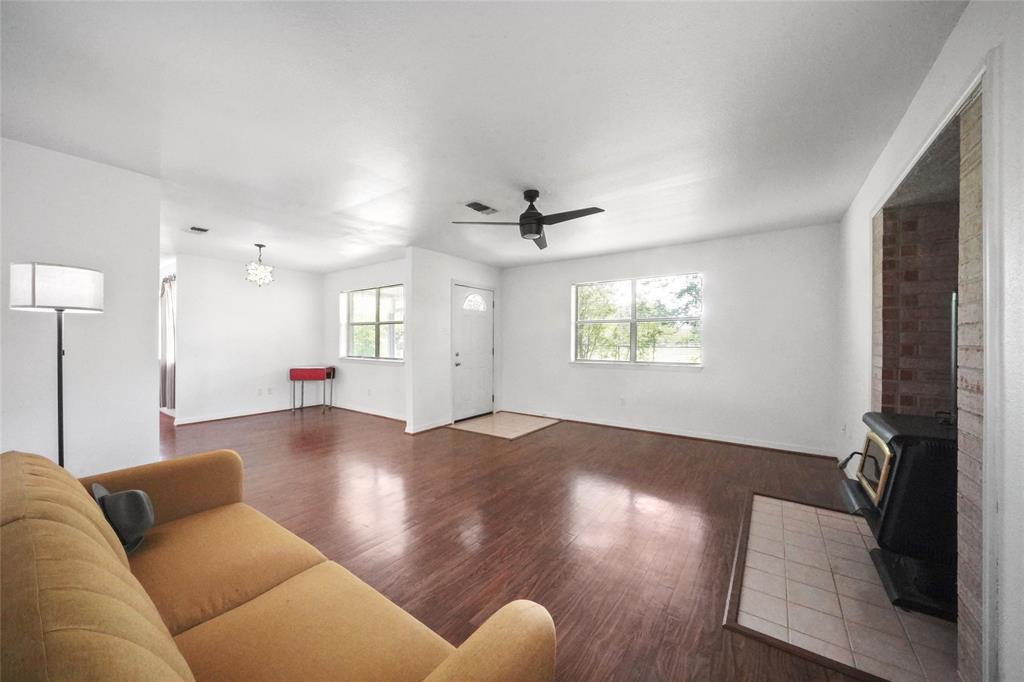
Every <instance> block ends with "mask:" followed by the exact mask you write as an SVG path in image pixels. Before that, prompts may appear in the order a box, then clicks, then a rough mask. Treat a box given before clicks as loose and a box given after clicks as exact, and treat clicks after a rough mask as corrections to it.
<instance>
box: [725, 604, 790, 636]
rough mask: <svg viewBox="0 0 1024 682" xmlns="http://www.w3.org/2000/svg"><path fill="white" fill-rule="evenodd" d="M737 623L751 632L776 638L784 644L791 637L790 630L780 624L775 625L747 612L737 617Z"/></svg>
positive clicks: (740, 613)
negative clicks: (754, 631)
mask: <svg viewBox="0 0 1024 682" xmlns="http://www.w3.org/2000/svg"><path fill="white" fill-rule="evenodd" d="M736 622H737V623H739V624H740V625H742V626H744V627H748V628H750V629H751V630H757V631H758V632H760V633H761V634H764V635H768V636H769V637H774V638H775V639H778V640H781V641H783V642H785V641H787V638H788V637H789V630H787V629H786V628H785V627H784V626H782V625H779V624H778V623H773V622H771V621H770V620H765V619H764V618H758V617H757V616H755V615H753V614H750V613H747V612H745V611H740V612H739V615H738V616H737V617H736Z"/></svg>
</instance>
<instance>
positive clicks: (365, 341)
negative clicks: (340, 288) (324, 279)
mask: <svg viewBox="0 0 1024 682" xmlns="http://www.w3.org/2000/svg"><path fill="white" fill-rule="evenodd" d="M342 298H343V300H344V301H345V304H343V305H342V306H340V307H341V308H342V310H341V313H342V334H341V338H342V340H343V343H342V349H341V350H342V352H341V355H342V356H344V357H349V358H370V359H381V360H401V359H402V358H404V357H405V288H404V287H403V286H402V285H401V284H396V285H392V286H386V287H375V288H373V289H359V290H357V291H349V292H347V293H344V294H342Z"/></svg>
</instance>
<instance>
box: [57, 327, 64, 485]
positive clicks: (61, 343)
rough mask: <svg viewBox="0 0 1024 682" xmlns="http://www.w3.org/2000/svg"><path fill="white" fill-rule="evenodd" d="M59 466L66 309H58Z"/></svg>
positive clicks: (60, 460)
mask: <svg viewBox="0 0 1024 682" xmlns="http://www.w3.org/2000/svg"><path fill="white" fill-rule="evenodd" d="M56 311H57V464H59V465H60V466H61V467H63V466H64V309H63V308H57V309H56Z"/></svg>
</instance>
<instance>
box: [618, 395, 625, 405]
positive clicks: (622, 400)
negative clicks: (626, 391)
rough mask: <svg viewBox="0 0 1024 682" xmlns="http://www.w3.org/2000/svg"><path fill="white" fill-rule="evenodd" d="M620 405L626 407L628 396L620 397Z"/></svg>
mask: <svg viewBox="0 0 1024 682" xmlns="http://www.w3.org/2000/svg"><path fill="white" fill-rule="evenodd" d="M619 405H622V406H623V407H625V406H626V396H624V395H620V396H619Z"/></svg>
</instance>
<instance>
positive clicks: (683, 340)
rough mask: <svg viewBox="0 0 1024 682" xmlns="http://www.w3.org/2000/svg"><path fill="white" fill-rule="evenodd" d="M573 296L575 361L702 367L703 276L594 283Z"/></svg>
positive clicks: (577, 289)
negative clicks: (699, 365) (693, 365)
mask: <svg viewBox="0 0 1024 682" xmlns="http://www.w3.org/2000/svg"><path fill="white" fill-rule="evenodd" d="M574 290H575V300H576V319H575V320H574V326H575V343H574V353H575V355H574V360H577V361H589V362H643V363H670V364H700V363H701V362H702V360H703V354H702V343H701V317H702V315H703V311H704V305H703V303H704V280H703V277H702V276H701V275H700V274H698V273H693V274H687V275H670V276H664V277H647V278H639V279H624V280H616V281H610V282H591V283H585V284H577V285H575V287H574Z"/></svg>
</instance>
